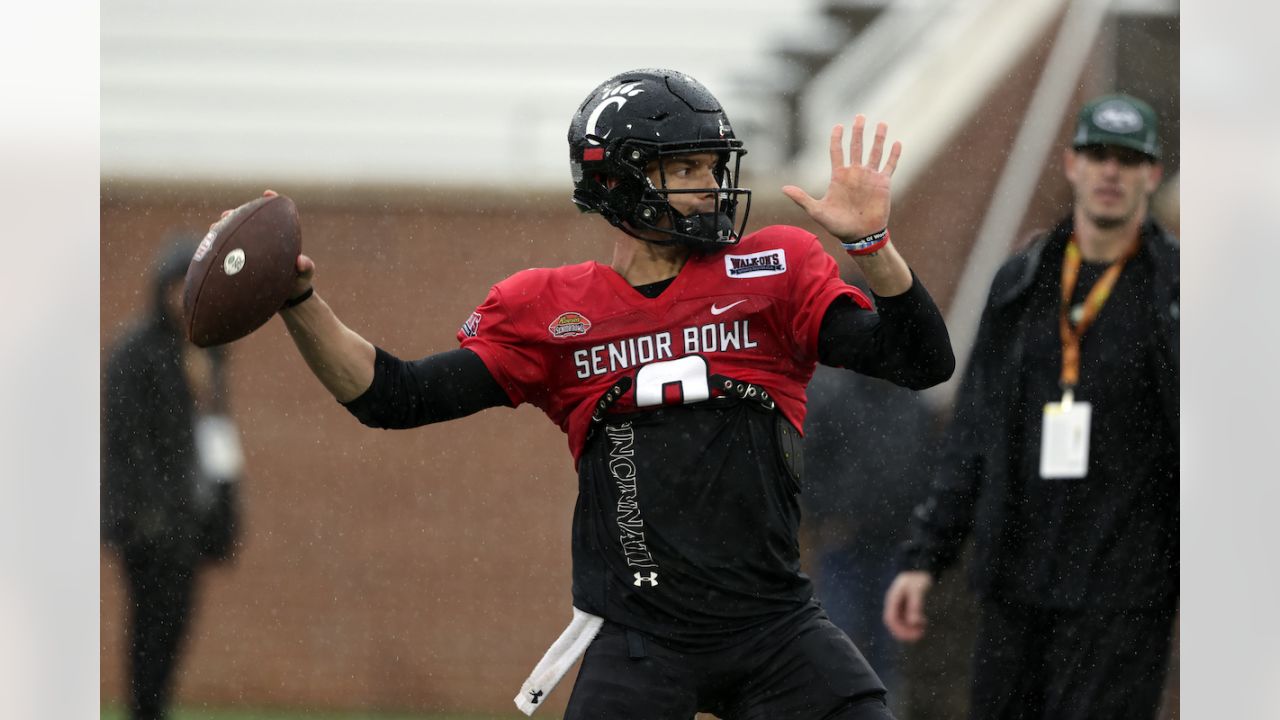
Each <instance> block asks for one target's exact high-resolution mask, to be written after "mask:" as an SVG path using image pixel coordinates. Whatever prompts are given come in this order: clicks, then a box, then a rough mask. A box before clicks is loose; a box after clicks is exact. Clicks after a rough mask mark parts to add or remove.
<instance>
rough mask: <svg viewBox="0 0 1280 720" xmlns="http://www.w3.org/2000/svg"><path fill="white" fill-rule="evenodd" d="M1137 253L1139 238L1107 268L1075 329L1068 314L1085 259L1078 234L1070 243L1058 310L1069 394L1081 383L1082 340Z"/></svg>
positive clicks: (1064, 377)
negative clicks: (1082, 260) (1082, 255)
mask: <svg viewBox="0 0 1280 720" xmlns="http://www.w3.org/2000/svg"><path fill="white" fill-rule="evenodd" d="M1137 252H1138V241H1137V239H1136V238H1135V239H1134V242H1133V243H1131V244H1130V245H1129V249H1128V250H1125V252H1124V254H1123V255H1121V256H1120V257H1119V258H1118V259H1117V260H1116V261H1115V262H1113V263H1111V267H1109V268H1107V271H1106V272H1104V273H1103V274H1102V277H1100V278H1098V282H1096V283H1094V285H1093V288H1092V289H1091V290H1089V294H1088V295H1087V296H1085V299H1084V312H1083V313H1081V315H1080V320H1079V321H1078V322H1077V323H1076V324H1075V327H1072V326H1071V321H1070V318H1069V317H1068V315H1069V314H1070V312H1071V296H1072V295H1074V294H1075V291H1076V281H1077V280H1078V279H1079V276H1080V262H1081V259H1080V248H1079V247H1077V246H1076V238H1075V235H1072V236H1071V239H1070V240H1068V241H1067V250H1066V254H1065V255H1064V256H1063V259H1062V304H1061V306H1060V307H1059V311H1058V335H1059V336H1060V337H1061V338H1062V376H1061V382H1062V389H1063V391H1064V392H1065V393H1072V394H1074V392H1075V387H1076V385H1077V384H1079V382H1080V338H1081V337H1083V336H1084V333H1085V331H1086V330H1088V329H1089V326H1090V325H1092V324H1093V321H1094V319H1095V318H1097V317H1098V313H1100V312H1102V306H1103V305H1104V304H1105V303H1106V302H1107V298H1108V297H1110V296H1111V290H1112V289H1113V288H1115V286H1116V281H1117V280H1119V279H1120V271H1121V270H1124V264H1125V263H1126V262H1128V261H1129V258H1131V257H1133V256H1134V255H1135V254H1137Z"/></svg>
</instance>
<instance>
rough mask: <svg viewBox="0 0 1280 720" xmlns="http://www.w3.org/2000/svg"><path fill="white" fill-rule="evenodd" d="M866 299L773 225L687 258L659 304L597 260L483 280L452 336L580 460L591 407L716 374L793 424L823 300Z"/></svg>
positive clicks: (629, 407)
mask: <svg viewBox="0 0 1280 720" xmlns="http://www.w3.org/2000/svg"><path fill="white" fill-rule="evenodd" d="M842 295H847V296H849V297H851V298H852V299H853V300H854V302H856V303H857V304H858V305H859V306H861V307H863V308H865V309H871V302H870V301H869V300H868V299H867V297H866V296H865V295H863V294H862V293H861V292H860V291H859V290H858V289H857V288H854V287H852V286H850V285H849V284H847V283H845V282H844V281H843V280H841V279H840V276H839V272H838V269H837V266H836V262H835V260H834V259H833V258H832V257H831V256H830V255H829V254H828V253H827V252H826V251H825V250H824V249H823V248H822V245H821V244H820V243H819V242H818V239H817V238H816V237H814V236H813V235H812V234H810V233H808V232H805V231H804V230H801V229H799V228H795V227H789V226H783V225H774V226H770V227H766V228H763V229H761V230H759V231H757V232H754V233H751V234H750V235H747V236H746V237H745V238H743V239H742V241H741V242H740V243H739V244H737V245H736V246H734V247H731V248H729V249H727V250H724V251H722V252H718V253H714V254H706V255H698V254H695V255H693V256H691V257H690V258H689V260H688V262H687V263H686V264H685V266H684V268H683V269H682V270H681V271H680V274H679V275H677V276H676V278H675V280H674V281H673V282H672V283H671V285H670V286H669V287H667V289H666V290H664V291H663V293H662V294H661V295H660V296H658V297H656V298H648V297H645V296H643V295H641V294H640V293H639V292H638V291H636V289H635V288H633V287H631V286H630V285H629V284H628V283H627V281H626V280H625V279H623V277H622V276H621V275H619V274H618V273H617V272H616V271H615V270H613V269H612V268H610V267H609V266H607V265H602V264H600V263H597V262H586V263H580V264H577V265H568V266H564V267H559V268H554V269H533V270H525V271H522V272H519V273H516V274H515V275H512V276H511V277H509V278H507V279H506V280H503V281H502V282H500V283H498V284H497V285H495V286H493V288H492V289H491V290H490V292H489V295H488V297H487V298H485V301H484V302H483V303H482V304H481V305H480V307H478V308H477V309H476V311H475V312H474V313H472V314H471V317H470V318H468V319H467V321H466V323H464V324H463V326H462V329H461V330H459V332H458V340H459V342H460V343H461V345H462V347H464V348H466V349H468V350H471V351H472V352H474V353H475V354H476V355H478V356H479V357H480V359H481V360H482V361H483V362H484V364H485V366H486V367H488V369H489V372H490V373H491V374H492V375H493V377H494V378H495V379H496V380H497V381H498V383H499V384H500V385H501V386H502V387H503V389H504V390H505V391H506V392H507V394H508V396H509V397H510V399H511V401H512V404H513V405H519V404H520V403H522V402H530V403H533V404H534V405H536V406H537V407H539V408H541V409H542V410H543V412H545V413H546V414H547V416H548V417H549V418H551V420H552V421H554V422H555V423H556V424H557V425H559V426H560V428H561V429H562V430H564V431H565V433H566V434H567V435H568V436H569V449H570V451H571V452H572V453H573V457H574V460H575V462H576V461H577V460H578V459H580V457H581V455H582V452H583V446H584V444H585V442H586V438H587V434H588V431H589V430H590V425H591V417H592V414H593V412H594V411H595V410H596V406H597V402H599V401H600V399H601V397H602V396H603V395H605V393H606V392H608V391H609V390H610V389H611V388H613V387H614V386H615V385H618V384H619V383H620V382H622V381H623V380H624V379H627V380H629V381H630V382H624V383H623V386H626V387H627V390H626V392H624V393H623V395H622V396H621V397H620V398H619V399H617V401H616V402H614V403H613V404H612V405H611V408H610V411H611V412H619V413H625V412H629V411H635V410H643V409H645V408H649V407H656V406H659V405H664V404H681V403H695V402H699V401H702V400H706V399H708V398H710V397H713V396H716V395H718V394H720V393H719V392H718V390H717V389H716V388H714V387H712V383H711V380H710V378H711V377H712V376H713V375H723V376H726V377H729V378H733V379H735V380H739V381H742V382H747V383H751V384H753V385H758V386H761V387H763V388H766V389H767V390H768V391H769V393H770V394H771V395H772V396H773V399H774V400H775V401H776V403H777V405H778V409H779V410H780V411H781V412H782V413H783V415H785V416H786V418H787V419H788V420H789V421H791V423H792V425H794V426H795V427H796V428H803V427H804V414H805V386H806V385H807V384H808V382H809V378H810V377H811V376H812V374H813V371H814V368H815V366H816V365H817V361H818V349H817V347H818V330H819V328H820V327H821V324H822V318H823V315H824V314H825V313H826V310H827V308H828V307H829V306H830V305H831V302H832V301H833V300H835V299H836V298H838V297H840V296H842Z"/></svg>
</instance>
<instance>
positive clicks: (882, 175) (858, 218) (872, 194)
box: [782, 115, 902, 242]
mask: <svg viewBox="0 0 1280 720" xmlns="http://www.w3.org/2000/svg"><path fill="white" fill-rule="evenodd" d="M866 124H867V118H866V117H865V116H864V115H857V116H855V117H854V118H853V130H852V137H851V138H850V140H849V159H848V161H847V162H846V160H845V153H844V126H843V125H836V126H835V127H834V128H833V129H832V130H831V183H830V184H829V185H827V192H826V194H825V195H823V196H822V198H821V199H815V198H813V197H812V196H810V195H809V194H808V193H806V192H805V191H804V190H801V189H800V188H798V187H796V186H795V185H787V186H785V187H783V188H782V192H783V194H785V195H786V196H787V197H789V198H791V199H792V200H793V201H795V203H796V204H797V205H799V206H800V207H801V208H803V209H804V211H805V212H807V213H809V217H812V218H813V219H814V221H815V222H817V223H818V224H819V225H821V226H822V227H823V228H825V229H826V230H827V232H829V233H831V234H832V235H834V236H836V237H837V238H839V239H840V240H841V241H842V242H853V241H856V240H860V239H862V238H864V237H867V236H868V235H871V234H872V233H875V232H878V231H880V230H881V229H883V228H885V227H887V226H888V225H889V179H890V178H891V177H892V176H893V171H894V170H895V169H896V168H897V167H898V156H899V155H900V154H902V143H900V142H897V141H894V143H893V145H892V146H891V147H890V148H889V157H888V158H887V159H886V158H884V143H885V136H886V135H887V134H888V132H889V127H888V126H887V125H885V124H884V123H877V124H876V132H875V139H874V140H873V141H872V143H871V152H870V154H869V155H868V157H867V158H866V162H863V148H862V136H863V133H864V130H865V128H866ZM882 160H883V161H884V164H883V165H881V161H882Z"/></svg>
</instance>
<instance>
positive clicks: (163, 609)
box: [124, 549, 196, 720]
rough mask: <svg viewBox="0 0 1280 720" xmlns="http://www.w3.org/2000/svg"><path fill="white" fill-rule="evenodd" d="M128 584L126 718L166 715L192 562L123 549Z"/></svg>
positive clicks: (157, 718)
mask: <svg viewBox="0 0 1280 720" xmlns="http://www.w3.org/2000/svg"><path fill="white" fill-rule="evenodd" d="M124 560H125V566H124V570H125V575H126V577H127V580H128V584H129V588H128V589H129V717H130V718H131V720H163V719H164V718H165V717H167V711H166V708H167V706H168V704H169V694H170V689H171V688H172V686H173V671H174V668H175V667H176V666H177V662H178V654H179V652H180V651H181V649H182V643H183V639H184V638H185V636H186V630H187V619H188V615H189V614H190V610H191V602H192V596H193V594H194V591H195V574H196V568H195V566H194V564H193V563H192V562H190V561H188V560H180V559H175V558H172V557H167V556H166V555H165V554H164V553H158V552H155V551H154V550H153V549H145V550H136V549H135V550H126V551H125V553H124Z"/></svg>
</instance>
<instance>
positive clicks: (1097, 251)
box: [884, 95, 1179, 720]
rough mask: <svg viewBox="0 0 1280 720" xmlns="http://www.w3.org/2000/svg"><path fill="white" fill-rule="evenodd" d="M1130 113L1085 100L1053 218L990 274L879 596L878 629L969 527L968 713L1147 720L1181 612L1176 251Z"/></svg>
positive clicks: (913, 632)
mask: <svg viewBox="0 0 1280 720" xmlns="http://www.w3.org/2000/svg"><path fill="white" fill-rule="evenodd" d="M1160 156H1161V150H1160V141H1159V137H1158V134H1157V126H1156V117H1155V113H1154V112H1153V111H1152V109H1151V107H1150V106H1149V105H1147V103H1145V102H1143V101H1141V100H1139V99H1137V98H1133V97H1130V96H1127V95H1109V96H1103V97H1100V98H1097V99H1094V100H1093V101H1091V102H1089V103H1087V104H1086V105H1085V106H1084V107H1083V108H1082V109H1081V110H1080V113H1079V115H1078V118H1077V122H1076V130H1075V133H1074V135H1073V137H1072V140H1071V147H1070V148H1068V149H1066V150H1065V151H1064V154H1063V162H1064V173H1065V175H1066V179H1067V181H1068V182H1069V183H1070V184H1071V187H1072V189H1073V195H1074V202H1073V206H1072V209H1071V212H1070V214H1069V215H1068V216H1067V217H1065V218H1064V219H1063V220H1062V221H1061V222H1060V223H1059V224H1058V225H1057V226H1056V227H1054V228H1053V229H1052V230H1050V231H1049V232H1047V233H1044V234H1042V235H1039V236H1037V237H1036V238H1034V239H1033V240H1032V241H1031V243H1030V244H1029V245H1028V246H1027V247H1026V248H1024V249H1022V250H1021V251H1019V252H1017V253H1016V254H1015V255H1014V256H1013V257H1012V258H1011V259H1010V260H1008V261H1007V262H1006V263H1005V265H1004V266H1003V267H1002V268H1001V269H1000V271H999V272H998V273H997V275H996V277H995V280H994V282H993V284H992V288H991V292H990V295H989V296H988V300H987V305H986V308H985V310H984V311H983V315H982V319H981V324H980V327H979V330H978V335H977V339H976V341H975V343H974V347H973V352H972V355H971V358H970V361H969V364H968V367H967V369H966V372H965V376H964V380H963V383H962V385H961V388H960V392H959V395H958V397H957V399H956V410H955V415H954V417H953V419H952V421H951V423H950V426H949V428H948V431H947V434H946V440H945V442H944V444H943V452H942V456H941V459H940V466H939V471H938V474H937V475H936V476H935V478H934V482H933V485H932V488H931V493H930V495H929V497H928V499H927V500H926V501H925V502H924V503H923V504H921V505H920V506H919V507H918V508H917V509H916V511H915V513H914V515H913V517H912V518H911V523H910V531H911V534H910V537H909V539H908V541H907V542H906V543H905V544H904V545H903V547H902V550H901V554H900V559H899V567H900V569H901V572H900V574H898V576H897V577H896V578H895V580H894V582H893V585H892V586H891V587H890V589H889V592H888V593H887V595H886V598H885V607H884V620H885V623H886V625H887V626H888V627H889V629H890V630H891V632H892V633H893V634H894V636H895V637H898V638H900V639H902V640H906V641H914V640H916V639H919V638H920V637H922V636H923V634H924V633H925V631H926V617H925V611H924V610H925V597H926V593H927V592H928V590H929V588H930V586H931V585H932V584H933V583H934V581H935V580H936V579H937V578H938V577H940V575H941V574H942V572H943V571H944V570H946V569H947V567H948V566H950V565H951V564H952V563H953V562H954V561H955V559H956V557H957V555H958V554H959V552H960V550H961V547H962V545H963V543H964V541H965V538H966V537H967V536H968V535H969V534H970V532H972V533H973V535H974V556H973V561H972V563H971V572H972V574H971V578H970V579H971V584H972V586H973V589H974V591H975V592H976V593H977V595H978V600H979V613H980V620H979V629H978V637H977V643H976V646H975V650H974V656H973V657H974V665H973V680H972V688H971V707H970V717H972V718H975V719H976V718H981V719H982V720H996V719H1001V718H1009V719H1012V718H1018V719H1021V720H1026V719H1030V718H1046V719H1047V718H1055V719H1058V720H1061V719H1064V718H1065V719H1074V718H1079V719H1081V720H1083V719H1084V718H1090V719H1091V720H1100V719H1104V718H1127V719H1134V720H1136V719H1137V718H1152V717H1154V716H1155V714H1156V711H1157V707H1158V705H1159V701H1160V691H1161V688H1162V686H1163V683H1164V678H1165V673H1166V667H1167V664H1168V658H1169V651H1170V636H1171V627H1172V622H1173V617H1174V613H1175V610H1176V606H1177V601H1178V576H1179V562H1178V552H1179V550H1178V469H1179V465H1178V462H1179V461H1178V372H1179V366H1178V293H1179V288H1178V244H1177V241H1176V239H1175V238H1174V237H1172V236H1171V235H1169V234H1168V233H1167V232H1166V231H1165V230H1164V229H1162V228H1161V226H1160V225H1159V224H1158V223H1157V222H1156V221H1155V220H1153V219H1152V218H1151V217H1150V215H1149V211H1150V208H1149V198H1150V196H1151V194H1152V192H1153V191H1155V189H1156V187H1157V186H1158V185H1159V183H1160V179H1161V171H1162V166H1161V164H1160Z"/></svg>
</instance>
